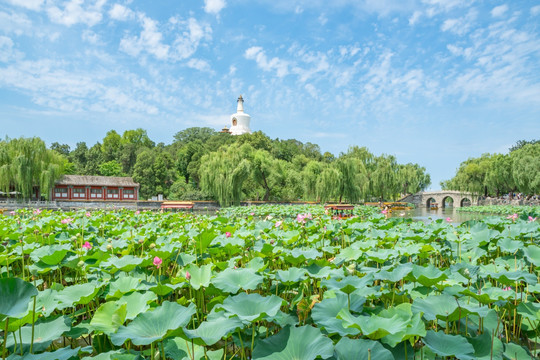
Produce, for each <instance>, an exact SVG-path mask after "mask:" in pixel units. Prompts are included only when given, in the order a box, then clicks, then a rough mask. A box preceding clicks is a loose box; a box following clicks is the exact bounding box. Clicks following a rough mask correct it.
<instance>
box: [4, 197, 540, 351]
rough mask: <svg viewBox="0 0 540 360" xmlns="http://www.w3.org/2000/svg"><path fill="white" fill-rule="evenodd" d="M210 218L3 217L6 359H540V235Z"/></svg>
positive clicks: (486, 227)
mask: <svg viewBox="0 0 540 360" xmlns="http://www.w3.org/2000/svg"><path fill="white" fill-rule="evenodd" d="M259 209H260V213H255V212H254V211H252V210H249V211H248V212H246V209H245V208H231V209H227V210H225V211H221V213H220V214H218V215H215V216H206V215H193V214H183V213H166V214H160V213H153V212H141V213H138V212H132V211H95V212H91V213H89V212H85V211H80V212H67V213H57V212H46V211H43V212H40V211H33V212H32V211H20V212H17V213H15V214H12V215H0V238H1V240H0V244H1V245H0V329H1V331H0V337H1V339H3V340H2V349H1V351H2V358H3V359H6V358H7V359H45V360H46V359H66V360H67V359H80V358H82V359H143V358H144V359H185V360H195V359H196V360H200V359H211V360H217V359H267V360H286V359H291V360H292V359H296V360H313V359H333V360H351V359H373V360H375V359H382V360H390V359H443V358H444V359H531V358H535V357H537V356H538V354H539V351H540V350H539V347H540V346H539V345H538V343H539V342H540V338H539V335H540V304H539V298H540V284H539V283H538V281H539V278H538V276H539V272H538V270H539V268H540V246H539V240H540V230H539V224H538V223H537V222H535V221H532V222H529V221H527V220H526V219H522V218H511V219H507V218H506V217H488V218H485V219H484V220H482V221H469V222H466V223H462V224H460V225H455V224H453V223H451V222H446V221H442V220H437V221H434V222H431V223H430V224H425V223H423V222H413V221H412V220H410V219H403V218H388V219H387V218H386V217H385V216H383V215H381V214H378V213H375V211H376V210H374V209H371V208H359V209H358V210H357V214H358V216H357V217H354V218H351V219H348V220H333V219H331V218H330V217H328V216H326V215H324V210H323V209H322V207H320V206H310V207H303V208H297V207H285V206H276V207H273V208H267V209H263V208H259Z"/></svg>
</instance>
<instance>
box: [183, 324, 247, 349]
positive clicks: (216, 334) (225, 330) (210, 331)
mask: <svg viewBox="0 0 540 360" xmlns="http://www.w3.org/2000/svg"><path fill="white" fill-rule="evenodd" d="M242 327H243V324H242V321H240V319H238V318H236V317H232V318H226V317H218V318H215V319H211V320H208V321H203V322H202V323H201V325H199V327H198V328H197V329H195V330H187V329H186V330H184V334H185V335H186V336H187V337H188V338H189V339H194V340H195V343H196V344H198V345H208V346H211V345H214V344H215V343H217V342H218V341H219V340H221V338H223V337H224V336H229V335H230V334H231V332H233V331H235V330H236V329H241V328H242Z"/></svg>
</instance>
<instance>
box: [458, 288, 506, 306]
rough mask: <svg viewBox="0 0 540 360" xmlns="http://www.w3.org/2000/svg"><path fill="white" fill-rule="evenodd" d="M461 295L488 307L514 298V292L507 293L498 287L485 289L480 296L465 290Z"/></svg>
mask: <svg viewBox="0 0 540 360" xmlns="http://www.w3.org/2000/svg"><path fill="white" fill-rule="evenodd" d="M460 294H463V295H465V296H470V297H472V298H474V299H476V300H477V301H478V302H480V303H482V304H486V305H487V304H491V303H494V302H495V301H497V300H505V299H509V298H512V297H513V292H512V291H508V290H506V291H505V290H503V289H501V288H496V287H489V288H483V289H482V290H481V292H480V294H479V293H477V292H474V291H471V290H469V289H465V290H463V291H461V292H460Z"/></svg>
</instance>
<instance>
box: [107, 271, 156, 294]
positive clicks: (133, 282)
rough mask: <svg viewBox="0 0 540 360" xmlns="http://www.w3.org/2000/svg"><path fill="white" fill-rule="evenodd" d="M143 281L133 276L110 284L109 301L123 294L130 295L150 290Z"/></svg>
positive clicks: (120, 278) (123, 277)
mask: <svg viewBox="0 0 540 360" xmlns="http://www.w3.org/2000/svg"><path fill="white" fill-rule="evenodd" d="M142 281H143V280H142V279H140V278H136V277H133V276H120V277H119V278H117V279H116V280H114V281H111V282H110V283H109V293H108V294H107V299H110V298H119V297H121V296H122V295H123V294H127V293H130V292H132V291H141V290H148V289H149V288H150V286H149V285H147V284H144V283H143V282H142Z"/></svg>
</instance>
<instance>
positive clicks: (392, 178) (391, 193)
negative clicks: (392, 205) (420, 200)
mask: <svg viewBox="0 0 540 360" xmlns="http://www.w3.org/2000/svg"><path fill="white" fill-rule="evenodd" d="M398 172H399V165H398V163H397V161H396V158H395V157H394V156H391V155H390V156H384V155H382V156H379V157H377V158H376V159H375V170H374V171H373V173H372V174H371V178H370V185H371V186H370V187H371V191H372V194H373V195H374V196H376V197H377V199H379V200H380V201H384V200H388V199H394V198H395V196H396V195H397V194H398V193H399V191H400V190H401V189H400V187H401V184H400V181H399V180H400V179H399V173H398Z"/></svg>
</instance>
